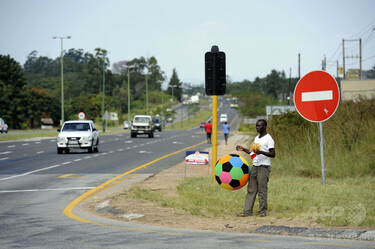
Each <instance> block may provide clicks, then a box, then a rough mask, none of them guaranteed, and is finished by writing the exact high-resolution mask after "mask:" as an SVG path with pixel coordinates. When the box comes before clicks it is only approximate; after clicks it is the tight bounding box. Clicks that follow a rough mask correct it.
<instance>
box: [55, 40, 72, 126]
mask: <svg viewBox="0 0 375 249" xmlns="http://www.w3.org/2000/svg"><path fill="white" fill-rule="evenodd" d="M52 38H53V39H60V40H61V124H63V123H64V60H63V40H64V39H70V38H71V36H70V35H68V36H52Z"/></svg>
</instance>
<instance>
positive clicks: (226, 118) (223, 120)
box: [220, 114, 228, 123]
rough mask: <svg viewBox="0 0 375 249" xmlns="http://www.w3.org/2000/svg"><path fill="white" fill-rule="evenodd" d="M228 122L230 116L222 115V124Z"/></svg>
mask: <svg viewBox="0 0 375 249" xmlns="http://www.w3.org/2000/svg"><path fill="white" fill-rule="evenodd" d="M225 122H228V115H227V114H221V115H220V123H225Z"/></svg>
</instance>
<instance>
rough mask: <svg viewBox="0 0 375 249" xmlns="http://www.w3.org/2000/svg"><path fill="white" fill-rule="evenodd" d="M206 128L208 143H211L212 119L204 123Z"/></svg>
mask: <svg viewBox="0 0 375 249" xmlns="http://www.w3.org/2000/svg"><path fill="white" fill-rule="evenodd" d="M204 129H205V130H206V136H207V143H208V144H210V143H211V134H212V124H211V121H208V122H207V123H206V124H205V125H204Z"/></svg>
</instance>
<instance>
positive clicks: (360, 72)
mask: <svg viewBox="0 0 375 249" xmlns="http://www.w3.org/2000/svg"><path fill="white" fill-rule="evenodd" d="M346 41H349V42H352V41H359V56H358V55H356V56H350V57H348V58H352V59H353V58H359V74H358V78H359V79H362V39H361V38H359V39H358V40H357V39H355V40H346ZM344 42H345V40H344V39H342V57H343V71H344V79H345V78H346V77H345V58H346V56H345V45H344Z"/></svg>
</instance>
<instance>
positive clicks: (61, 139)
mask: <svg viewBox="0 0 375 249" xmlns="http://www.w3.org/2000/svg"><path fill="white" fill-rule="evenodd" d="M57 142H58V143H66V138H65V137H60V136H58V137H57Z"/></svg>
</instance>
